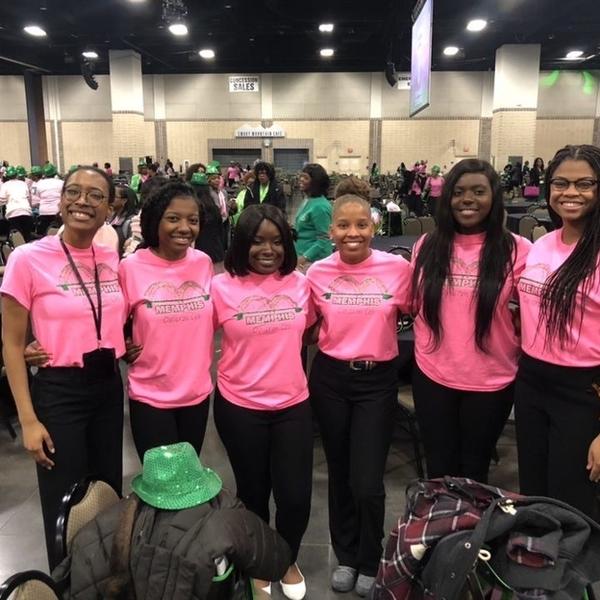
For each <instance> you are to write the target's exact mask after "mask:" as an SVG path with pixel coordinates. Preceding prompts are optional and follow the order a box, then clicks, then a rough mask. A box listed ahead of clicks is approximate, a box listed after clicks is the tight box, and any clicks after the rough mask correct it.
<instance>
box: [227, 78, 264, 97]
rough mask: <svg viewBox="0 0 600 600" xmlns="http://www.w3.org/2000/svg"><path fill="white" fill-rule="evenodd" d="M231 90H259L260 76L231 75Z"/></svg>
mask: <svg viewBox="0 0 600 600" xmlns="http://www.w3.org/2000/svg"><path fill="white" fill-rule="evenodd" d="M229 91H230V92H232V93H234V92H258V91H259V86H258V76H255V75H242V76H237V75H234V76H230V77H229Z"/></svg>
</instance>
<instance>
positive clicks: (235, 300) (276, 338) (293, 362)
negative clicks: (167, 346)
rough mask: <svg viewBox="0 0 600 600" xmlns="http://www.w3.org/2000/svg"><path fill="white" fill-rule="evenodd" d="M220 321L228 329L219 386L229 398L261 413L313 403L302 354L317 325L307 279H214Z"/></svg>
mask: <svg viewBox="0 0 600 600" xmlns="http://www.w3.org/2000/svg"><path fill="white" fill-rule="evenodd" d="M212 296H213V302H214V304H215V318H216V323H217V325H218V326H219V327H222V328H223V341H222V346H221V349H222V355H221V360H219V364H218V367H217V383H218V386H219V391H220V392H221V394H223V397H224V398H226V399H227V400H229V402H231V403H233V404H237V405H238V406H242V407H244V408H251V409H255V410H280V409H283V408H287V407H289V406H293V405H294V404H298V403H299V402H302V401H303V400H306V399H307V398H308V386H307V382H306V376H305V374H304V370H303V368H302V361H301V358H300V350H301V348H302V335H303V334H304V330H305V329H306V328H307V327H310V326H311V325H312V324H313V323H314V321H315V315H314V310H313V309H312V303H311V301H310V290H309V288H308V283H307V281H306V278H305V277H304V275H301V274H300V273H298V272H297V271H294V272H293V273H291V274H290V275H286V276H284V277H281V276H280V275H258V274H256V273H250V274H249V275H246V276H244V277H232V276H231V275H229V273H222V274H221V275H217V276H216V277H215V278H214V279H213V284H212Z"/></svg>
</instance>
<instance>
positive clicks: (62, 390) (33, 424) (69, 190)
mask: <svg viewBox="0 0 600 600" xmlns="http://www.w3.org/2000/svg"><path fill="white" fill-rule="evenodd" d="M114 196H115V188H114V185H113V183H112V181H111V180H110V178H109V177H108V176H107V175H106V173H104V171H101V170H99V169H96V168H94V167H80V168H78V169H76V170H74V171H72V172H71V173H69V175H68V176H67V177H66V179H65V182H64V188H63V192H62V196H61V201H60V215H61V217H62V220H63V223H64V231H63V233H62V235H60V236H58V235H55V236H47V237H45V238H43V239H42V240H40V241H38V242H36V243H34V244H25V245H23V246H20V247H18V248H17V249H15V251H14V252H13V253H12V254H11V256H10V259H9V261H8V264H7V266H6V271H5V274H4V279H3V281H2V287H1V288H0V292H1V293H2V317H3V324H2V325H3V327H2V339H3V342H4V349H3V350H4V352H3V353H4V361H5V364H6V371H7V374H8V380H9V383H10V386H11V390H12V392H13V395H14V397H15V401H16V404H17V409H18V413H19V420H20V422H21V426H22V431H23V443H24V446H25V448H27V450H29V452H30V453H31V455H32V457H33V458H35V460H36V462H37V474H38V483H39V490H40V500H41V503H42V513H43V517H44V528H45V533H46V546H47V550H48V561H49V565H50V568H51V569H52V568H54V566H56V563H57V561H58V559H59V558H60V557H58V556H56V552H55V540H56V521H57V518H58V514H59V510H60V505H61V499H62V497H63V496H64V494H65V493H66V492H67V491H68V490H69V488H70V487H71V486H72V485H73V484H74V483H76V482H77V481H79V480H80V479H82V478H83V477H85V476H87V475H89V474H91V473H94V474H95V475H96V476H99V477H100V478H102V479H105V480H107V481H109V482H110V483H111V484H112V485H113V486H114V487H115V488H116V489H117V490H119V491H120V490H121V485H122V481H121V479H122V453H123V443H122V434H123V386H122V383H121V376H120V374H119V369H118V366H117V359H118V358H119V357H120V356H122V355H123V354H124V352H125V343H124V339H123V324H124V317H125V303H124V300H123V295H122V293H121V288H120V286H119V281H118V277H117V268H118V262H119V257H118V256H117V253H116V252H114V251H113V250H110V249H109V248H107V247H105V246H100V245H96V243H93V239H94V236H95V234H96V232H97V231H98V229H99V228H100V227H101V226H102V224H103V223H104V222H105V220H106V217H107V214H108V211H109V206H110V204H111V203H112V202H113V200H114ZM29 322H31V326H32V330H33V335H34V336H35V338H36V339H37V340H38V341H39V343H40V345H41V346H42V347H43V348H44V350H45V352H46V354H47V361H46V362H45V364H44V366H43V367H42V368H40V369H39V370H38V373H37V374H36V375H35V377H34V379H33V385H32V387H31V390H30V387H29V383H28V378H27V369H26V365H25V360H24V350H25V341H26V338H27V331H28V324H29Z"/></svg>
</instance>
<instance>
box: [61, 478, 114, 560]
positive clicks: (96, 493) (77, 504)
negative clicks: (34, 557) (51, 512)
mask: <svg viewBox="0 0 600 600" xmlns="http://www.w3.org/2000/svg"><path fill="white" fill-rule="evenodd" d="M120 498H121V496H120V495H119V494H118V493H117V491H116V490H115V489H114V488H113V487H112V486H111V485H110V484H109V483H107V482H106V481H102V480H100V479H95V478H93V477H88V478H86V479H83V480H82V481H80V482H79V483H76V484H75V485H73V486H72V487H71V489H70V490H69V491H68V492H67V493H66V494H65V495H64V496H63V499H62V503H61V507H60V511H59V515H58V520H57V522H56V540H55V550H56V556H57V557H58V559H59V560H62V559H64V558H65V557H66V556H67V555H68V553H69V551H70V548H71V543H72V542H73V538H74V537H75V535H76V534H77V532H78V531H79V530H80V529H81V528H82V527H83V526H84V525H86V524H87V523H89V522H90V521H91V520H92V519H93V518H94V517H96V516H97V515H99V514H100V513H101V512H102V511H104V510H105V509H107V508H109V507H110V506H112V505H113V504H116V503H117V502H118V501H119V500H120Z"/></svg>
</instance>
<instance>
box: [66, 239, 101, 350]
mask: <svg viewBox="0 0 600 600" xmlns="http://www.w3.org/2000/svg"><path fill="white" fill-rule="evenodd" d="M60 245H61V246H62V249H63V251H64V253H65V255H66V257H67V260H68V261H69V265H71V269H72V270H73V273H75V277H77V282H78V283H79V285H80V287H81V290H82V291H83V293H84V294H85V297H86V298H87V299H88V302H89V303H90V307H91V308H92V316H93V317H94V325H95V327H96V339H97V340H98V348H100V343H101V341H102V294H101V291H100V276H99V275H98V265H97V263H96V253H95V252H94V246H93V245H92V258H93V260H94V284H95V287H96V298H97V306H98V310H96V306H95V305H94V302H93V300H92V297H91V295H90V293H89V292H88V289H87V286H86V285H85V283H84V281H83V278H82V277H81V273H80V272H79V269H78V268H77V266H76V265H75V261H74V260H73V257H72V256H71V253H70V252H69V249H68V248H67V245H66V244H65V242H64V241H63V239H62V236H61V237H60Z"/></svg>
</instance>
